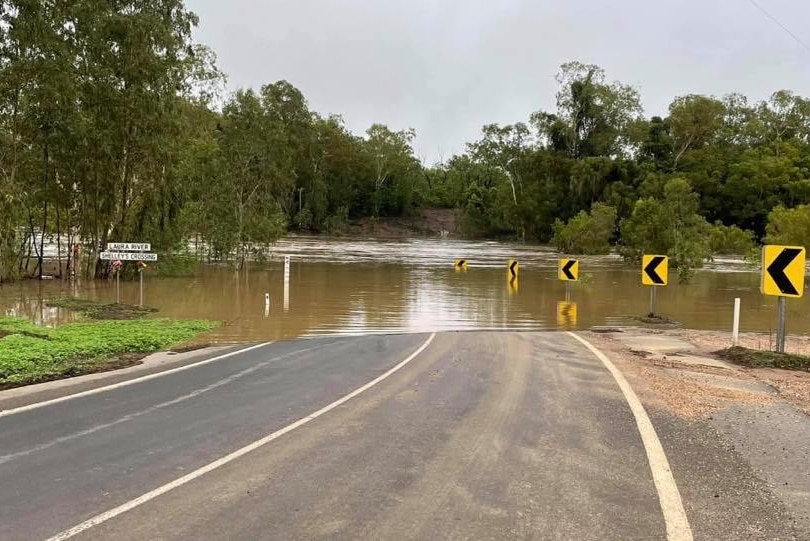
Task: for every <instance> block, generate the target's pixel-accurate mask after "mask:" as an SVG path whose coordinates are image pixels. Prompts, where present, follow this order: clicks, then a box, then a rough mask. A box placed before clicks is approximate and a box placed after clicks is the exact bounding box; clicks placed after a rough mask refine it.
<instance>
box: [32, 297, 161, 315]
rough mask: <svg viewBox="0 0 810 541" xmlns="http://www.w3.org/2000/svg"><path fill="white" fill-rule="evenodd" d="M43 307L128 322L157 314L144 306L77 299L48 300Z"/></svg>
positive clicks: (153, 309)
mask: <svg viewBox="0 0 810 541" xmlns="http://www.w3.org/2000/svg"><path fill="white" fill-rule="evenodd" d="M45 305H46V306H48V307H51V308H64V309H66V310H70V311H72V312H78V313H80V314H82V315H83V316H85V317H86V318H89V319H107V320H111V319H115V320H130V319H141V318H142V317H145V316H147V315H149V314H152V313H155V312H157V310H156V309H155V308H149V307H146V306H143V307H141V306H133V305H131V304H119V303H101V302H96V301H92V300H89V299H80V298H77V297H64V298H60V299H49V300H47V301H45Z"/></svg>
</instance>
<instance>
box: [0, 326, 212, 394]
mask: <svg viewBox="0 0 810 541" xmlns="http://www.w3.org/2000/svg"><path fill="white" fill-rule="evenodd" d="M215 325H216V324H215V323H214V322H211V321H199V320H189V321H182V320H170V319H149V320H132V321H98V322H88V323H72V324H69V325H63V326H61V327H57V328H55V329H47V328H43V327H38V326H36V325H34V324H32V323H30V322H29V321H27V320H24V319H20V318H11V317H0V333H3V335H4V336H2V337H0V388H9V387H17V386H21V385H29V384H32V383H39V382H43V381H49V380H53V379H59V378H64V377H70V376H76V375H80V374H88V373H92V372H99V371H103V370H109V369H111V368H118V367H120V366H121V363H122V358H123V360H124V361H125V362H127V363H128V364H132V363H133V362H137V358H138V357H139V356H142V355H143V354H147V353H152V352H154V351H158V350H161V349H166V348H169V347H171V346H173V345H175V344H180V343H183V342H186V341H188V340H190V339H192V338H194V337H195V336H197V335H198V334H199V333H202V332H205V331H208V330H210V329H212V328H213V327H214V326H215Z"/></svg>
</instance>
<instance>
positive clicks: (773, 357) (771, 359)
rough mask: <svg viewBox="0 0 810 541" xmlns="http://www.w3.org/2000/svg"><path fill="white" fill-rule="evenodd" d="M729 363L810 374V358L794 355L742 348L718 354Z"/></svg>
mask: <svg viewBox="0 0 810 541" xmlns="http://www.w3.org/2000/svg"><path fill="white" fill-rule="evenodd" d="M716 354H717V355H718V356H719V357H720V358H722V359H726V360H728V361H731V362H733V363H737V364H740V365H742V366H747V367H749V368H779V369H782V370H800V371H804V372H810V357H807V356H805V355H795V354H792V353H776V352H774V351H762V350H757V349H748V348H744V347H740V346H734V347H730V348H728V349H724V350H721V351H718V352H716Z"/></svg>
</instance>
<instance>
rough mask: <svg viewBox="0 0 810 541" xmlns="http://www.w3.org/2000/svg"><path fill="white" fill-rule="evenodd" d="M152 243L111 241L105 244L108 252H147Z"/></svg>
mask: <svg viewBox="0 0 810 541" xmlns="http://www.w3.org/2000/svg"><path fill="white" fill-rule="evenodd" d="M151 249H152V245H151V244H150V243H148V242H111V243H109V244H107V251H109V252H148V251H149V250H151Z"/></svg>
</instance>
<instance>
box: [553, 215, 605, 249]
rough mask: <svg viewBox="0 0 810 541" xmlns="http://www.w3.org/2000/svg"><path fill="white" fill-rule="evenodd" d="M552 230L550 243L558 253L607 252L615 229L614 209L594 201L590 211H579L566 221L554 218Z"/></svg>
mask: <svg viewBox="0 0 810 541" xmlns="http://www.w3.org/2000/svg"><path fill="white" fill-rule="evenodd" d="M553 230H554V235H553V237H552V239H551V244H552V245H553V246H554V247H555V248H556V249H557V251H558V252H560V253H565V254H587V255H598V254H608V253H610V240H611V239H612V238H613V234H614V233H615V230H616V209H615V208H613V207H610V206H608V205H605V204H603V203H595V204H594V205H593V207H592V208H591V212H590V213H588V212H585V211H584V210H583V211H580V212H579V214H577V215H576V216H574V217H573V218H571V219H570V220H569V221H568V223H563V222H562V221H561V220H559V219H558V220H556V221H555V222H554V226H553Z"/></svg>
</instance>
